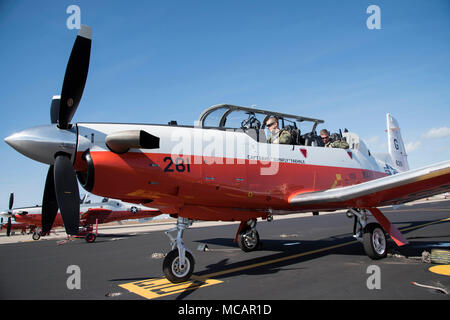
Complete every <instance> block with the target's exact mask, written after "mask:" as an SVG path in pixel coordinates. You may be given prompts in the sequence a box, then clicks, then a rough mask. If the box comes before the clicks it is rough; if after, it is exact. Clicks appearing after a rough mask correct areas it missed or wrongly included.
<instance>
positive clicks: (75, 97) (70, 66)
mask: <svg viewBox="0 0 450 320" xmlns="http://www.w3.org/2000/svg"><path fill="white" fill-rule="evenodd" d="M91 39H92V29H91V28H90V27H88V26H84V25H82V26H81V29H80V31H79V33H78V36H77V38H76V39H75V43H74V45H73V48H72V52H71V54H70V58H69V61H68V62H67V67H66V73H65V75H64V82H63V86H62V91H61V101H60V106H59V117H58V120H59V127H60V128H61V129H67V128H68V127H69V123H70V121H71V120H72V118H73V115H74V114H75V111H76V110H77V107H78V104H79V103H80V100H81V96H82V95H83V90H84V85H85V84H86V79H87V75H88V70H89V59H90V55H91V42H92V41H91Z"/></svg>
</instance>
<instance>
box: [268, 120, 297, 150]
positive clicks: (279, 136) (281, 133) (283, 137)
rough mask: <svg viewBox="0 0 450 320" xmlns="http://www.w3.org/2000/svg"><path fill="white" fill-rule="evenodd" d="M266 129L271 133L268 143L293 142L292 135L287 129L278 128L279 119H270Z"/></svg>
mask: <svg viewBox="0 0 450 320" xmlns="http://www.w3.org/2000/svg"><path fill="white" fill-rule="evenodd" d="M266 127H267V129H269V131H270V137H269V139H267V142H268V143H279V144H290V143H291V141H292V137H291V134H290V133H289V131H287V130H285V129H281V130H280V128H279V127H278V118H277V117H270V118H269V119H268V120H267V122H266Z"/></svg>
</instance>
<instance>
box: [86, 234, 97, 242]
mask: <svg viewBox="0 0 450 320" xmlns="http://www.w3.org/2000/svg"><path fill="white" fill-rule="evenodd" d="M96 238H97V236H96V235H95V233H88V234H87V235H86V237H85V238H84V239H85V240H86V242H87V243H93V242H94V241H95V239H96Z"/></svg>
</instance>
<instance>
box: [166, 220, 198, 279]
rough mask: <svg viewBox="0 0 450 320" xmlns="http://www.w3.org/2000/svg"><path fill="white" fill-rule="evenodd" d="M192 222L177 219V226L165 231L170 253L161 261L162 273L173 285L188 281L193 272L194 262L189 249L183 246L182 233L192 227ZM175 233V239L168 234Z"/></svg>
mask: <svg viewBox="0 0 450 320" xmlns="http://www.w3.org/2000/svg"><path fill="white" fill-rule="evenodd" d="M192 222H193V221H192V220H190V219H185V218H181V217H179V218H178V220H177V225H176V227H175V228H172V229H170V230H168V231H166V232H165V233H166V235H167V236H168V237H169V239H170V245H171V247H172V251H170V252H169V253H168V254H167V256H166V257H165V258H164V261H163V272H164V275H165V276H166V278H167V279H168V280H169V281H170V282H173V283H179V282H184V281H187V280H189V278H190V277H191V275H192V273H193V272H194V265H195V260H194V257H193V255H192V253H191V251H190V250H189V249H187V248H186V247H185V246H184V243H183V239H182V238H183V232H184V230H186V229H187V228H189V227H190V226H191V225H192ZM173 231H177V235H176V237H173V236H172V235H171V234H170V232H173Z"/></svg>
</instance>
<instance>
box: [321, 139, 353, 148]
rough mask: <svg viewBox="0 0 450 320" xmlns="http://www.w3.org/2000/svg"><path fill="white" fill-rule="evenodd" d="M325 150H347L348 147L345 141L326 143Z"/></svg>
mask: <svg viewBox="0 0 450 320" xmlns="http://www.w3.org/2000/svg"><path fill="white" fill-rule="evenodd" d="M325 147H326V148H341V149H348V148H349V147H350V146H349V145H348V143H347V141H345V140H336V141H328V142H327V144H326V145H325Z"/></svg>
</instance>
